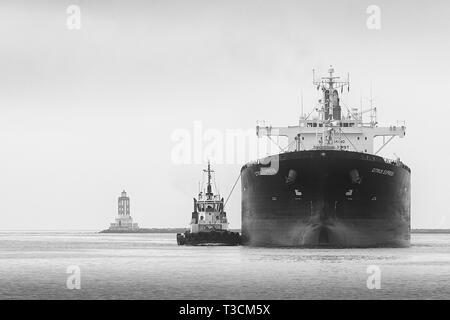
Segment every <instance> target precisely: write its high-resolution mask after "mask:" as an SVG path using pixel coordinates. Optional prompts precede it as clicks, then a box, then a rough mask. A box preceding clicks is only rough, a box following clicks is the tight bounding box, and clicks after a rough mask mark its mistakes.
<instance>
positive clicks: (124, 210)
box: [109, 190, 139, 231]
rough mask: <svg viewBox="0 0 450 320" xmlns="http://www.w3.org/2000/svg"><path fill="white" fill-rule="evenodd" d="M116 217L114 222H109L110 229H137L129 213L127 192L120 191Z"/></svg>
mask: <svg viewBox="0 0 450 320" xmlns="http://www.w3.org/2000/svg"><path fill="white" fill-rule="evenodd" d="M117 211H118V212H117V213H118V214H117V218H116V222H115V223H111V226H110V228H109V229H110V230H118V231H127V230H136V229H139V226H138V224H137V223H133V218H131V215H130V197H128V196H127V193H126V192H125V190H124V191H122V193H121V195H120V197H119V199H118V200H117Z"/></svg>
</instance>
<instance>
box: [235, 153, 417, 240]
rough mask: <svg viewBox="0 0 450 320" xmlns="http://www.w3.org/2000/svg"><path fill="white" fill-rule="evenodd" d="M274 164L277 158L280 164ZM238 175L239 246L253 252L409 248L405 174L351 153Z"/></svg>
mask: <svg viewBox="0 0 450 320" xmlns="http://www.w3.org/2000/svg"><path fill="white" fill-rule="evenodd" d="M275 157H279V158H278V160H277V159H276V158H275ZM275 157H271V159H270V160H271V165H273V164H274V163H275V161H277V163H278V165H276V166H275V167H277V170H276V173H275V174H269V175H265V174H261V172H262V171H261V169H264V167H268V165H262V164H260V163H253V164H247V165H245V166H244V167H243V168H242V170H241V173H242V242H243V244H245V245H255V246H300V247H302V246H303V247H311V246H312V247H316V246H319V247H320V246H326V247H378V246H388V247H407V246H409V244H410V206H411V204H410V169H409V168H408V167H406V166H405V165H402V164H397V163H393V162H387V161H385V160H384V159H383V158H381V157H378V156H374V155H370V154H365V153H358V152H348V151H334V150H333V151H328V150H327V151H323V150H313V151H296V152H289V153H283V154H280V155H278V156H275Z"/></svg>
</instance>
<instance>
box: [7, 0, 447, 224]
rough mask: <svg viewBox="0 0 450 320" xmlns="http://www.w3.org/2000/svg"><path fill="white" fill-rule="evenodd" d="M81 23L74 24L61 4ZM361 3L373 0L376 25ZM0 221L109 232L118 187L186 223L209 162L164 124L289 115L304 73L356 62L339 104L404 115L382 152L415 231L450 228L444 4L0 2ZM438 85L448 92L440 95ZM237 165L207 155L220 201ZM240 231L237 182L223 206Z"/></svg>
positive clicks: (148, 212)
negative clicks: (396, 172)
mask: <svg viewBox="0 0 450 320" xmlns="http://www.w3.org/2000/svg"><path fill="white" fill-rule="evenodd" d="M70 5H76V6H79V8H80V10H81V28H80V29H79V30H69V29H68V27H67V18H68V16H69V15H68V13H67V8H68V6H70ZM369 5H377V6H379V7H380V9H381V28H380V29H379V30H370V29H368V27H367V24H366V21H367V19H368V17H369V14H367V13H366V9H367V7H368V6H369ZM0 8H1V10H0V33H1V38H2V40H3V41H2V42H1V44H0V49H1V50H0V70H1V72H0V90H1V94H0V144H1V149H2V152H3V153H2V155H3V156H2V160H1V163H2V165H1V166H0V173H1V175H0V176H1V177H2V178H1V182H0V194H1V195H2V205H3V209H2V222H1V223H0V230H43V229H46V230H68V229H70V230H102V229H105V228H107V227H108V226H109V224H110V223H111V222H113V221H114V218H115V216H116V214H117V197H118V196H119V195H120V192H121V191H122V190H124V189H125V190H126V191H127V193H128V195H129V196H130V198H131V215H132V217H133V218H134V220H135V222H137V223H138V224H139V225H140V226H141V227H147V228H153V227H155V228H157V227H184V226H186V225H187V224H188V223H189V221H190V215H191V211H192V198H193V197H194V196H196V195H197V192H198V181H199V180H201V171H202V169H204V167H205V164H181V165H180V164H175V163H173V161H172V158H171V153H172V150H173V147H174V145H175V143H174V141H173V140H172V135H173V132H174V131H176V130H180V129H182V130H183V129H184V130H188V131H189V132H193V127H194V124H195V122H196V121H201V123H202V125H203V128H205V130H206V129H214V130H218V131H219V132H225V131H226V130H254V129H255V125H256V121H257V120H266V121H267V123H268V124H269V123H270V124H272V125H275V126H288V125H295V124H296V122H297V119H298V116H299V113H300V92H303V101H304V111H305V112H309V111H310V110H311V108H312V107H313V106H314V103H315V99H316V97H317V92H316V89H315V87H314V86H312V84H311V81H312V72H311V70H312V69H313V68H314V69H316V70H317V74H320V75H323V74H324V73H326V71H327V69H328V66H329V65H333V66H334V68H335V70H336V74H337V75H340V76H343V77H345V76H346V75H347V73H349V74H350V81H351V90H350V92H349V94H347V93H346V92H344V94H343V95H342V101H343V102H344V103H345V104H346V105H348V106H352V107H358V108H359V105H360V98H361V95H362V96H363V101H364V108H365V109H366V108H367V107H368V98H369V92H370V88H371V86H372V89H373V96H374V104H375V105H376V106H377V109H378V121H379V123H380V125H387V126H389V125H391V124H392V125H395V124H396V122H397V120H405V121H406V126H407V129H406V137H405V138H404V139H398V138H396V139H394V141H393V142H391V143H390V144H389V145H388V146H387V147H386V148H385V149H383V152H381V155H382V156H385V157H388V158H394V157H395V155H394V153H395V154H396V155H398V156H399V157H400V158H401V159H402V161H403V162H405V163H406V164H407V165H408V166H409V167H410V168H411V171H412V175H411V187H412V211H411V217H412V225H411V226H412V228H438V229H445V228H450V217H449V212H448V205H447V203H446V199H447V192H448V190H447V185H446V184H447V181H450V172H449V171H448V170H446V168H447V158H448V153H449V152H448V149H447V148H446V147H447V146H448V145H449V143H448V141H447V139H446V135H447V130H446V129H447V128H446V119H447V118H448V117H449V116H450V110H449V107H448V106H447V103H446V102H445V94H446V93H447V90H448V88H449V80H448V78H447V77H448V74H449V73H450V62H449V61H448V57H449V56H450V41H449V40H450V39H449V35H448V30H449V29H450V20H449V19H448V17H449V16H450V6H449V4H448V2H446V1H443V0H441V1H432V2H430V1H428V2H425V1H395V2H392V1H385V0H383V1H375V2H373V1H356V0H355V1H344V0H343V1H322V2H320V3H315V2H306V1H293V0H292V1H286V0H284V1H264V0H260V1H257V0H251V1H249V0H244V1H216V0H212V1H211V0H209V1H206V0H195V1H181V0H180V1H174V0H168V1H137V0H132V1H126V2H125V1H100V0H98V1H81V0H73V1H57V2H56V1H43V0H37V1H24V0H19V1H14V2H7V1H0ZM441 96H442V97H441ZM243 164H244V163H239V162H237V161H236V163H234V164H214V167H215V170H216V174H217V182H218V184H219V186H220V190H221V193H222V195H223V196H224V197H225V198H226V197H227V196H228V193H229V191H230V189H231V187H232V186H233V184H234V182H235V180H236V178H237V176H238V174H239V170H240V168H241V166H242V165H243ZM227 213H228V217H229V219H230V222H231V225H230V227H231V228H240V222H241V218H240V215H241V213H240V185H239V184H238V185H237V187H236V189H235V191H234V193H233V195H232V196H231V198H230V202H229V206H228V208H227Z"/></svg>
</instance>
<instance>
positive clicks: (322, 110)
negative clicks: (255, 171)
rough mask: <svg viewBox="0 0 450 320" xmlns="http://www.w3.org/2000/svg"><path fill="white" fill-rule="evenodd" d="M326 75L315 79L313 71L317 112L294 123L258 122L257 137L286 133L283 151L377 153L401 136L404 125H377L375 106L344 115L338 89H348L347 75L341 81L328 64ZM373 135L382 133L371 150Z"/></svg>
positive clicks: (315, 109)
mask: <svg viewBox="0 0 450 320" xmlns="http://www.w3.org/2000/svg"><path fill="white" fill-rule="evenodd" d="M328 72H329V76H328V77H322V78H321V79H318V80H317V79H315V76H314V72H313V84H314V85H316V86H317V89H318V90H322V99H320V100H319V101H318V105H317V107H315V108H314V110H313V111H316V113H317V115H316V116H315V117H313V118H310V116H311V114H312V112H311V113H310V115H308V116H305V115H302V116H301V117H300V119H299V121H298V125H296V126H288V127H272V126H266V125H265V123H258V124H257V126H256V134H257V136H258V137H263V136H268V137H269V138H270V137H280V136H281V137H287V139H288V146H287V148H286V149H285V150H283V151H285V152H292V151H303V150H342V151H355V152H361V153H369V154H375V155H376V154H378V153H379V152H380V151H381V150H382V149H383V148H384V147H385V146H386V145H387V144H388V143H389V142H390V141H392V139H394V138H395V137H400V138H403V137H404V136H405V132H406V127H405V126H404V125H395V126H389V127H379V126H378V123H377V120H376V118H377V116H376V108H375V107H373V105H372V99H370V101H371V105H370V109H368V110H365V111H363V110H361V111H358V109H357V108H352V109H348V108H347V115H343V114H342V107H341V104H342V103H341V102H340V99H339V93H338V90H340V91H341V93H342V92H343V89H344V88H345V87H346V88H347V89H349V86H350V82H349V77H347V80H346V81H340V80H339V77H336V76H334V69H333V68H332V67H331V66H330V69H329V70H328ZM367 112H370V122H364V121H363V115H364V114H365V113H367ZM375 137H382V138H383V141H382V145H381V146H380V147H379V148H378V149H377V150H374V139H375Z"/></svg>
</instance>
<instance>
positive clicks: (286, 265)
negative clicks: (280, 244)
mask: <svg viewBox="0 0 450 320" xmlns="http://www.w3.org/2000/svg"><path fill="white" fill-rule="evenodd" d="M412 243H413V245H412V247H411V248H407V249H335V250H332V249H276V248H249V247H184V246H181V247H180V246H177V245H176V241H175V235H174V234H140V235H120V234H116V235H106V234H95V233H94V232H35V233H33V232H1V233H0V298H1V299H19V298H27V299H61V298H62V299H80V298H81V299H169V298H170V299H341V298H344V299H387V298H400V299H419V298H425V299H442V298H445V299H450V234H415V235H413V236H412ZM73 265H75V266H79V268H80V272H81V276H80V279H81V289H80V290H69V289H67V287H66V280H67V277H68V276H70V274H67V273H66V271H67V267H69V266H73ZM369 265H376V266H378V267H379V268H380V270H381V289H379V290H369V289H367V285H366V281H367V277H368V276H369V275H368V274H367V267H368V266H369Z"/></svg>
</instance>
